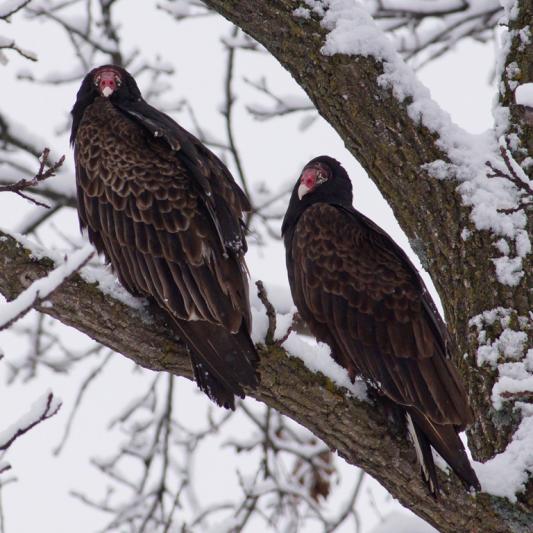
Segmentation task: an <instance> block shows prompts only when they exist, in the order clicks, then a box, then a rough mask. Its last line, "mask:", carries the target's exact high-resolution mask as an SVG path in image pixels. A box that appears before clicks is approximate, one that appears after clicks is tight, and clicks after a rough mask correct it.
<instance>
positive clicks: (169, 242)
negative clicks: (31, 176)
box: [70, 65, 258, 409]
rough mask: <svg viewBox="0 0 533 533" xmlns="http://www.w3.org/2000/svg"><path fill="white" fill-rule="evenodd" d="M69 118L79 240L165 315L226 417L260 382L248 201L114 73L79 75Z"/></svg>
mask: <svg viewBox="0 0 533 533" xmlns="http://www.w3.org/2000/svg"><path fill="white" fill-rule="evenodd" d="M72 118H73V122H72V132H71V137H70V140H71V143H72V144H73V146H74V159H75V163H76V185H77V195H78V214H79V219H80V225H81V227H82V229H86V230H87V233H88V236H89V239H90V241H91V242H92V243H93V244H94V246H95V247H96V249H97V250H98V252H99V253H103V254H104V256H105V258H106V260H107V261H108V262H109V263H111V265H112V267H113V269H114V271H115V272H116V274H117V275H118V278H119V280H120V282H121V283H122V285H123V286H124V287H125V288H126V289H127V290H128V291H129V292H131V293H132V294H134V295H138V296H144V297H147V298H149V299H150V300H151V301H153V302H155V303H156V305H157V306H158V307H160V308H161V309H162V310H164V311H165V312H166V313H167V314H168V316H169V317H170V319H171V323H172V324H173V326H174V328H175V331H176V333H177V334H178V335H179V337H180V338H182V339H183V340H184V341H185V343H186V345H187V346H188V348H189V352H190V356H191V361H192V367H193V370H194V376H195V378H196V382H197V384H198V386H199V387H200V389H202V390H203V391H204V392H205V393H206V394H207V395H208V396H209V397H210V398H211V399H212V400H214V401H215V402H216V403H217V404H219V405H221V406H224V407H227V408H232V409H233V408H234V406H235V398H234V397H235V395H237V396H240V397H244V388H243V387H255V386H256V385H257V380H258V377H257V373H256V365H257V361H258V356H257V352H256V350H255V347H254V345H253V343H252V341H251V339H250V328H251V316H250V304H249V301H248V273H247V269H246V265H245V262H244V254H245V252H246V241H245V238H244V232H243V225H242V220H241V216H242V213H243V212H244V211H247V210H249V208H250V206H249V203H248V200H247V199H246V196H245V195H244V193H243V192H242V191H241V189H240V188H239V187H238V186H237V184H236V183H235V181H234V180H233V178H232V176H231V174H230V172H229V171H228V169H227V168H226V166H225V165H224V164H223V163H222V162H221V161H220V160H219V159H218V158H217V157H216V156H215V155H214V154H213V153H212V152H211V151H209V150H208V149H207V148H206V147H205V146H204V145H203V144H202V143H201V142H200V141H199V140H198V139H196V138H195V137H194V136H193V135H191V134H190V133H188V132H187V131H186V130H184V129H183V128H182V127H181V126H179V125H178V124H177V123H176V122H174V120H172V119H171V118H170V117H168V116H167V115H165V114H164V113H162V112H161V111H158V110H157V109H155V108H153V107H152V106H150V105H148V104H147V103H146V102H145V101H144V100H143V98H142V96H141V93H140V91H139V88H138V87H137V84H136V83H135V80H134V79H133V77H132V76H131V75H130V74H129V73H128V72H126V71H125V70H124V69H122V68H119V67H117V66H113V65H105V66H102V67H99V68H96V69H94V70H92V71H91V72H89V74H87V76H86V77H85V79H84V80H83V82H82V84H81V87H80V90H79V91H78V94H77V98H76V103H75V104H74V107H73V108H72Z"/></svg>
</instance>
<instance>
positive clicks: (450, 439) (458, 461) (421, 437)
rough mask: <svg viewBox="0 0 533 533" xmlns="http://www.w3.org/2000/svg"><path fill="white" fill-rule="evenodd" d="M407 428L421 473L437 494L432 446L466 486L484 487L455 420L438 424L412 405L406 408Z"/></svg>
mask: <svg viewBox="0 0 533 533" xmlns="http://www.w3.org/2000/svg"><path fill="white" fill-rule="evenodd" d="M406 416H407V428H408V430H409V433H410V434H411V437H412V438H413V442H414V444H415V449H416V453H417V457H418V460H419V462H420V467H421V470H422V477H423V478H424V480H425V481H426V482H427V484H428V486H429V490H430V492H431V493H432V494H433V496H435V497H437V496H438V492H439V482H438V479H437V472H436V469H435V463H434V461H433V454H432V452H431V447H433V448H435V450H436V451H437V452H438V453H439V454H440V455H441V456H442V458H443V459H444V460H445V461H446V462H447V463H448V464H449V465H450V467H451V468H452V470H453V471H454V472H455V474H456V475H457V477H459V479H460V480H461V481H462V482H463V483H464V484H465V486H466V487H467V488H470V487H472V488H474V489H475V490H478V491H479V490H481V486H480V484H479V481H478V478H477V476H476V473H475V472H474V470H473V469H472V466H471V465H470V461H469V460H468V457H467V455H466V452H465V449H464V446H463V443H462V441H461V439H460V438H459V435H458V434H457V431H456V429H455V427H454V426H453V425H452V424H446V425H438V424H434V423H433V422H431V421H430V420H428V419H427V418H426V417H425V416H423V415H422V414H420V413H419V412H417V411H415V410H414V409H412V410H411V409H410V410H408V411H407V412H406Z"/></svg>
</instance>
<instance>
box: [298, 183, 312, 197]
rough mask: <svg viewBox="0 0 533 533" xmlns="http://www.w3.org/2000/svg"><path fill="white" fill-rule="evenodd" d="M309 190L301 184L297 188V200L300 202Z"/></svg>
mask: <svg viewBox="0 0 533 533" xmlns="http://www.w3.org/2000/svg"><path fill="white" fill-rule="evenodd" d="M310 190H311V189H310V187H308V186H307V185H305V183H301V184H300V186H299V187H298V199H299V200H301V199H302V198H303V197H304V196H305V195H306V194H307V193H308V192H309V191H310Z"/></svg>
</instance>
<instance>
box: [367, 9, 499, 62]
mask: <svg viewBox="0 0 533 533" xmlns="http://www.w3.org/2000/svg"><path fill="white" fill-rule="evenodd" d="M365 5H366V6H367V7H368V9H369V11H370V12H371V13H372V15H373V16H374V17H375V19H376V20H377V22H378V25H379V26H380V27H381V28H382V29H383V30H385V31H387V32H389V34H390V36H391V37H392V40H393V42H394V44H395V46H396V49H397V50H398V52H400V53H401V54H402V55H403V56H404V58H406V59H417V61H418V66H422V65H423V64H426V63H428V62H429V61H431V60H432V59H435V58H437V57H439V56H441V55H443V54H445V53H446V52H448V51H449V50H451V49H452V48H453V47H454V46H455V44H456V43H457V42H458V41H459V40H461V39H465V38H472V39H476V40H478V41H487V40H489V39H492V38H493V37H494V29H495V27H496V25H497V24H498V21H499V19H500V18H501V15H502V13H503V9H502V6H501V3H500V2H499V1H498V0H377V2H376V1H374V0H365Z"/></svg>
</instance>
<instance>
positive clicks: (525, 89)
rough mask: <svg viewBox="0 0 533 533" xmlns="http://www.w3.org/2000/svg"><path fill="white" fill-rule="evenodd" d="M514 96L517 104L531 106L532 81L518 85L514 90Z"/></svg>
mask: <svg viewBox="0 0 533 533" xmlns="http://www.w3.org/2000/svg"><path fill="white" fill-rule="evenodd" d="M514 97H515V102H516V103H517V104H518V105H524V106H527V107H533V83H523V84H522V85H519V86H518V87H517V88H516V90H515V93H514Z"/></svg>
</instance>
